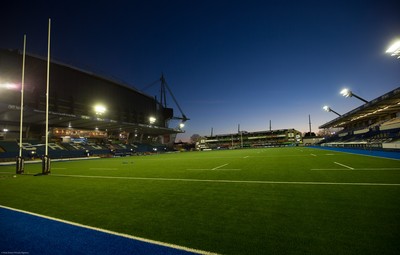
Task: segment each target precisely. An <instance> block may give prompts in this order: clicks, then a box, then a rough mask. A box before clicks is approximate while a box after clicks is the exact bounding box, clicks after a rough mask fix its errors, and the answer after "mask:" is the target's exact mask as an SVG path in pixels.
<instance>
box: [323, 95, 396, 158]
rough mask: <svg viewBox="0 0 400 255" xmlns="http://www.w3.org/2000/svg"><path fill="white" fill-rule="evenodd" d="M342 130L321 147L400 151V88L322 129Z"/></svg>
mask: <svg viewBox="0 0 400 255" xmlns="http://www.w3.org/2000/svg"><path fill="white" fill-rule="evenodd" d="M319 128H320V129H331V128H335V129H339V130H340V131H339V132H337V133H336V134H334V135H333V136H331V137H326V138H325V139H324V140H323V141H321V142H320V145H321V146H331V147H346V148H368V149H384V150H399V151H400V87H398V88H396V89H394V90H392V91H390V92H388V93H386V94H384V95H382V96H380V97H377V98H376V99H374V100H371V101H369V102H366V103H365V104H363V105H361V106H360V107H358V108H356V109H353V110H351V111H349V112H347V113H346V114H343V115H341V116H339V117H337V118H336V119H333V120H331V121H329V122H327V123H325V124H323V125H321V126H320V127H319Z"/></svg>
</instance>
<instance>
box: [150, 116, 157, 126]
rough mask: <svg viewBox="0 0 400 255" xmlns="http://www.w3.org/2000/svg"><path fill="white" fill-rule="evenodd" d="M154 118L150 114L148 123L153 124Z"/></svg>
mask: <svg viewBox="0 0 400 255" xmlns="http://www.w3.org/2000/svg"><path fill="white" fill-rule="evenodd" d="M156 120H157V119H156V118H154V117H153V116H151V117H150V118H149V121H150V124H154V123H155V122H156Z"/></svg>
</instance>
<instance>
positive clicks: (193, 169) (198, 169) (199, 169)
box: [186, 168, 242, 171]
mask: <svg viewBox="0 0 400 255" xmlns="http://www.w3.org/2000/svg"><path fill="white" fill-rule="evenodd" d="M186 170H188V171H240V170H242V169H201V168H197V169H195V168H192V169H186Z"/></svg>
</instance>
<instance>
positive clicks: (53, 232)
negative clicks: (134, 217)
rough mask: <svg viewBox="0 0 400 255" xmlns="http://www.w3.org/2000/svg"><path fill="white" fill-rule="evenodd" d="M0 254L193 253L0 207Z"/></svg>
mask: <svg viewBox="0 0 400 255" xmlns="http://www.w3.org/2000/svg"><path fill="white" fill-rule="evenodd" d="M0 254H29V255H35V254H41V255H49V254H59V255H64V254H68V255H70V254H85V255H87V254H97V255H102V254H104V255H105V254H118V255H120V254H129V255H132V254H135V255H136V254H174V255H175V254H177V255H178V254H179V255H180V254H185V255H188V254H195V253H191V252H187V251H182V250H177V249H173V248H170V247H165V246H161V245H156V244H151V243H146V242H142V241H138V240H134V239H129V238H125V237H121V236H116V235H112V234H107V233H103V232H100V231H95V230H91V229H87V228H82V227H78V226H74V225H70V224H66V223H62V222H58V221H54V220H50V219H46V218H41V217H37V216H33V215H30V214H25V213H22V212H17V211H12V210H8V209H5V208H1V207H0Z"/></svg>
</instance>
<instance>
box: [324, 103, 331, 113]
mask: <svg viewBox="0 0 400 255" xmlns="http://www.w3.org/2000/svg"><path fill="white" fill-rule="evenodd" d="M322 109H324V111H327V112H329V111H330V110H331V108H329V106H327V105H325V106H324V107H322Z"/></svg>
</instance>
